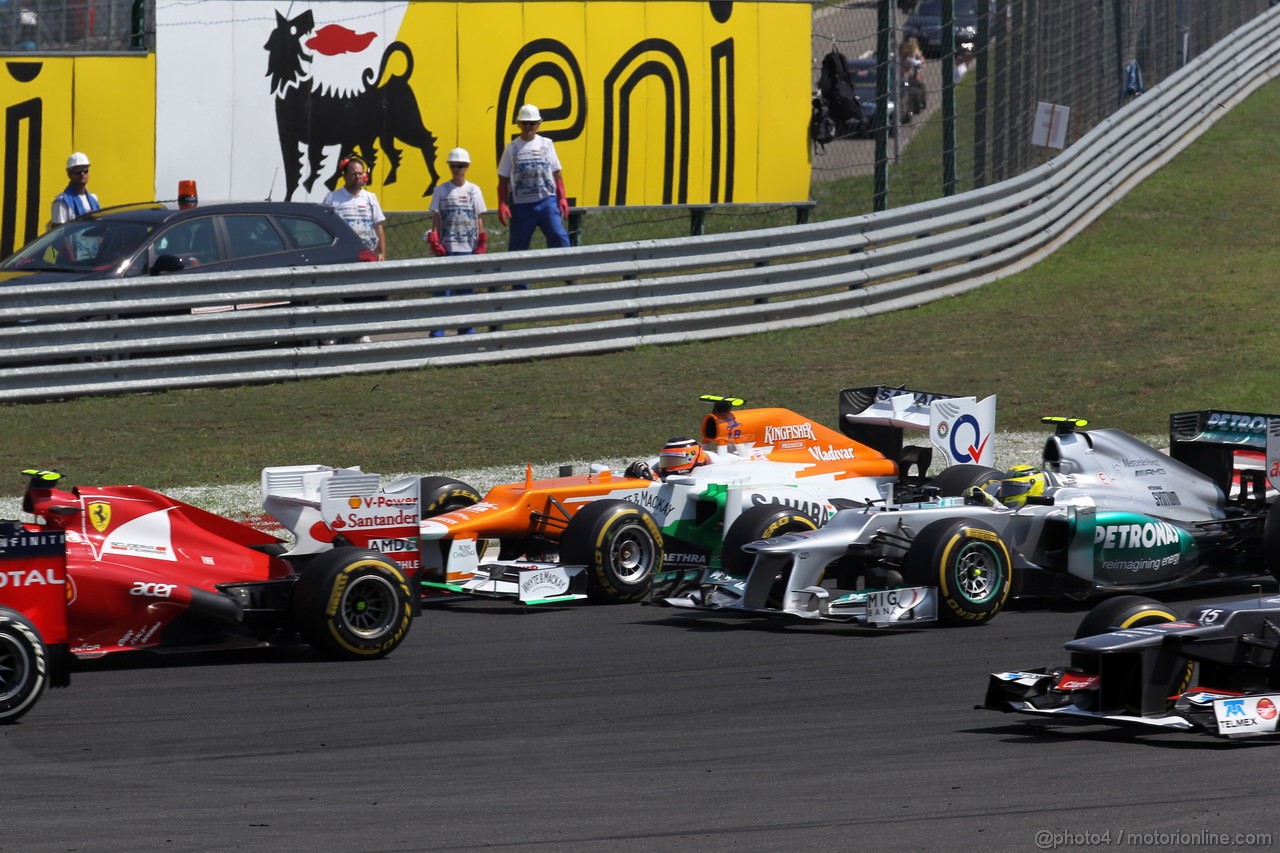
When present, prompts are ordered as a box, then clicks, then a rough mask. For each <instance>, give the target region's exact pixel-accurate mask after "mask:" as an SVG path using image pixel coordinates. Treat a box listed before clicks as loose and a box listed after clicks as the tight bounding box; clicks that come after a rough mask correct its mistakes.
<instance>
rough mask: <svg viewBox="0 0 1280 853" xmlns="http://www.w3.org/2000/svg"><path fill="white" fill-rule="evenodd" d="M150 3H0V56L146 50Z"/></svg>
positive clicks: (129, 0)
mask: <svg viewBox="0 0 1280 853" xmlns="http://www.w3.org/2000/svg"><path fill="white" fill-rule="evenodd" d="M153 20H154V0H0V51H5V52H21V51H39V52H40V53H64V52H76V53H86V52H88V53H115V52H119V51H128V50H146V49H148V47H149V46H150V42H149V41H148V38H147V33H149V32H150V31H151V30H153V29H154V27H152V26H149V25H148V21H153Z"/></svg>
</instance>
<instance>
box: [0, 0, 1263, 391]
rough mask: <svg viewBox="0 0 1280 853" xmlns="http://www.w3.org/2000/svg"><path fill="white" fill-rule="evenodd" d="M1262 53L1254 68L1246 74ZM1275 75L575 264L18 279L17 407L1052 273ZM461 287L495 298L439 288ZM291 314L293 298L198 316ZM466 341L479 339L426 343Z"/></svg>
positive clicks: (536, 258)
mask: <svg viewBox="0 0 1280 853" xmlns="http://www.w3.org/2000/svg"><path fill="white" fill-rule="evenodd" d="M1246 39H1247V41H1248V43H1249V44H1250V46H1251V47H1250V61H1249V62H1248V63H1241V62H1240V61H1239V58H1240V54H1239V45H1240V44H1241V43H1242V42H1243V41H1244V40H1246ZM1277 74H1280V9H1277V10H1272V11H1271V12H1269V13H1267V14H1266V15H1264V16H1263V17H1262V18H1261V19H1259V20H1257V21H1253V22H1251V23H1250V24H1249V25H1248V27H1247V28H1242V30H1240V31H1237V33H1235V34H1233V36H1232V37H1230V38H1228V39H1225V40H1224V41H1222V42H1221V43H1219V44H1218V45H1215V46H1214V47H1213V48H1212V49H1210V50H1209V51H1206V52H1205V53H1204V54H1202V55H1201V56H1200V57H1198V58H1197V59H1195V60H1194V61H1192V62H1191V63H1188V65H1187V66H1186V67H1184V68H1182V69H1180V70H1179V71H1178V72H1176V73H1175V74H1173V75H1172V76H1170V77H1169V78H1167V79H1166V80H1164V81H1163V82H1162V83H1161V84H1160V85H1159V86H1156V87H1154V88H1152V89H1151V90H1150V91H1149V92H1147V93H1146V94H1144V95H1142V96H1141V97H1139V98H1137V99H1135V100H1134V101H1133V102H1131V103H1130V104H1128V105H1126V106H1125V107H1123V108H1122V109H1120V110H1119V111H1117V112H1116V113H1115V115H1113V116H1111V117H1110V118H1108V119H1107V120H1106V121H1104V122H1102V123H1101V124H1100V125H1099V126H1097V127H1095V128H1094V129H1093V130H1091V131H1090V132H1089V133H1088V134H1086V135H1085V136H1084V137H1083V138H1082V139H1081V140H1079V141H1078V142H1076V143H1075V144H1074V145H1072V146H1071V147H1070V148H1068V149H1066V150H1065V151H1063V152H1062V153H1061V154H1059V155H1058V156H1056V157H1055V158H1054V159H1053V160H1051V161H1049V162H1047V163H1045V164H1044V165H1042V166H1040V167H1038V168H1036V169H1033V170H1031V171H1029V172H1027V173H1025V174H1023V175H1019V176H1018V177H1015V178H1011V179H1009V180H1007V181H1003V182H1001V183H999V184H994V185H991V186H988V187H985V188H982V189H978V190H974V191H972V192H968V193H964V194H961V195H956V196H951V197H949V198H942V199H937V200H934V201H929V202H925V203H922V204H918V205H912V206H911V207H904V208H897V209H894V210H890V211H885V212H881V213H874V214H867V215H864V216H857V217H852V218H848V219H842V220H837V221H832V222H823V223H817V224H811V225H793V226H787V227H784V228H776V229H769V230H764V231H754V232H739V233H733V234H724V235H716V236H709V237H689V238H682V239H674V240H651V241H636V242H629V243H618V244H612V245H603V246H587V247H578V248H571V249H564V250H559V251H555V252H546V251H533V252H519V253H509V254H504V255H485V256H478V257H468V258H435V259H427V260H412V261H392V262H389V263H385V264H353V265H343V266H334V267H318V268H306V269H290V270H271V271H261V272H251V273H233V274H206V275H184V276H160V277H147V278H138V279H127V280H123V281H119V282H112V283H111V286H110V287H103V286H102V284H101V283H100V282H87V283H68V284H58V285H44V286H39V287H37V286H24V285H14V286H7V287H5V288H3V289H0V369H2V370H3V372H4V373H3V375H4V380H3V381H2V382H0V400H38V399H51V398H61V397H73V396H82V395H91V394H104V393H124V392H133V391H149V390H153V389H155V388H178V387H202V386H210V385H225V384H241V383H248V382H267V381H279V380H288V379H301V378H307V377H321V376H334V375H340V374H349V373H361V372H375V371H388V370H401V369H408V368H415V367H423V366H444V365H456V364H476V363H482V362H498V361H512V360H521V359H530V358H543V357H550V356H559V355H567V354H578V353H591V352H604V351H609V350H619V349H627V348H631V347H635V346H640V345H646V344H664V343H673V342H680V341H687V340H689V339H690V337H692V336H695V335H696V336H697V337H700V338H711V337H728V336H736V335H742V334H748V333H752V332H757V331H767V330H772V329H781V328H793V327H801V326H807V325H816V324H820V323H827V322H831V321H832V320H836V319H844V318H849V317H859V316H865V315H870V314H875V313H881V312H885V311H891V310H898V309H900V308H903V307H909V306H913V305H919V304H922V303H924V302H928V301H931V300H934V299H938V298H941V297H944V296H947V295H951V294H954V293H959V292H962V291H965V290H968V289H971V288H974V287H978V286H980V285H982V284H985V283H988V282H990V281H994V280H996V279H999V278H1002V277H1004V276H1008V275H1012V274H1014V273H1016V272H1019V271H1021V270H1023V269H1025V268H1027V267H1029V266H1031V265H1032V264H1034V263H1036V262H1037V261H1039V260H1041V259H1042V258H1043V257H1045V256H1046V255H1047V254H1049V253H1050V252H1052V251H1054V250H1056V249H1057V248H1058V247H1060V246H1061V245H1062V244H1063V243H1065V242H1066V241H1067V240H1069V239H1071V238H1072V237H1073V236H1074V235H1075V234H1077V233H1078V232H1079V231H1080V230H1081V229H1083V228H1084V227H1085V226H1087V225H1088V224H1089V223H1091V222H1093V221H1095V220H1096V219H1097V218H1098V217H1099V216H1101V215H1102V214H1103V213H1104V212H1105V211H1106V210H1107V209H1108V208H1110V207H1111V206H1112V205H1114V204H1115V203H1116V202H1117V201H1118V200H1119V199H1120V198H1122V197H1123V195H1124V194H1125V193H1126V192H1128V191H1129V189H1131V188H1132V187H1133V186H1134V185H1136V184H1137V183H1138V182H1139V181H1141V180H1142V179H1143V178H1145V177H1146V176H1147V175H1149V174H1150V173H1151V172H1152V171H1154V170H1155V169H1157V168H1159V167H1160V166H1161V165H1163V164H1164V163H1166V162H1168V160H1170V159H1171V158H1172V157H1173V156H1174V155H1176V154H1177V153H1178V152H1179V151H1181V150H1182V149H1183V148H1185V147H1186V146H1187V145H1189V144H1191V142H1192V141H1194V140H1195V139H1196V138H1197V137H1198V136H1199V135H1200V134H1202V133H1203V132H1204V131H1205V130H1207V129H1208V128H1209V127H1210V126H1211V125H1212V124H1213V123H1214V122H1215V121H1216V120H1217V119H1218V118H1219V117H1221V116H1222V115H1224V114H1225V112H1226V111H1227V110H1228V109H1229V108H1230V107H1231V106H1233V105H1234V104H1236V103H1238V102H1239V101H1240V100H1242V99H1243V98H1244V97H1246V96H1247V95H1248V94H1249V93H1250V92H1252V91H1253V90H1254V89H1256V88H1257V87H1258V86H1261V85H1263V84H1264V83H1265V82H1267V81H1268V80H1271V79H1273V78H1274V77H1276V76H1277ZM526 284H527V285H529V289H527V290H526V289H513V288H516V287H519V286H521V285H526ZM461 289H473V290H475V291H476V292H475V293H473V294H471V295H451V296H441V295H438V294H441V293H443V292H444V291H445V290H453V291H457V290H461ZM272 301H285V302H288V303H289V304H288V305H286V306H282V307H276V308H265V309H259V310H253V311H230V312H223V313H208V314H191V313H189V312H190V311H191V310H192V309H195V308H200V307H204V306H210V305H234V304H245V303H255V302H272ZM80 318H89V319H80ZM468 326H473V327H476V328H477V329H478V330H479V332H478V333H477V334H474V335H466V336H448V337H440V338H432V337H429V336H428V333H429V332H430V331H432V330H434V329H453V328H458V327H468ZM487 328H488V329H493V330H491V331H485V329H487ZM370 336H371V337H373V338H374V340H372V341H371V342H367V343H332V342H334V341H355V340H363V339H366V338H367V337H370Z"/></svg>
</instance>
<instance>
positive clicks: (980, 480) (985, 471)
mask: <svg viewBox="0 0 1280 853" xmlns="http://www.w3.org/2000/svg"><path fill="white" fill-rule="evenodd" d="M1002 479H1004V473H1003V472H1001V471H998V470H996V469H995V468H988V467H987V466H986V465H952V466H951V467H950V468H947V469H945V470H943V471H942V472H941V473H939V474H938V476H936V477H934V478H933V479H932V480H930V481H929V485H930V486H933V487H934V488H935V489H937V490H938V494H939V495H941V496H942V497H944V498H958V497H960V496H961V495H963V494H964V493H965V492H966V491H968V490H969V489H970V488H972V487H974V486H985V485H986V484H987V483H990V482H991V481H992V480H995V481H996V482H999V481H1000V480H1002Z"/></svg>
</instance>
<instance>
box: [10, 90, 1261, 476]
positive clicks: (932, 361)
mask: <svg viewBox="0 0 1280 853" xmlns="http://www.w3.org/2000/svg"><path fill="white" fill-rule="evenodd" d="M1277 137H1280V82H1272V83H1271V84H1269V85H1267V86H1266V87H1264V88H1263V89H1261V90H1259V92H1258V93H1257V94H1255V95H1254V96H1253V97H1251V98H1250V99H1249V100H1248V101H1246V102H1245V103H1244V104H1242V105H1240V106H1239V107H1238V108H1236V109H1235V110H1233V111H1232V112H1231V113H1230V114H1229V115H1227V116H1226V117H1225V118H1224V119H1223V120H1222V121H1220V122H1219V123H1218V125H1217V126H1215V127H1214V128H1213V129H1212V130H1211V131H1210V132H1209V133H1208V134H1206V135H1205V136H1204V137H1202V138H1201V139H1200V140H1199V141H1197V142H1196V143H1195V145H1193V146H1192V147H1191V148H1189V149H1188V150H1187V151H1185V152H1183V153H1182V154H1181V155H1180V156H1179V157H1178V158H1177V159H1176V160H1175V161H1174V162H1173V163H1172V164H1170V165H1169V166H1168V167H1166V168H1165V169H1163V170H1161V171H1160V172H1159V173H1157V174H1156V175H1154V176H1152V177H1151V178H1150V179H1148V180H1147V181H1145V182H1144V183H1143V185H1142V186H1140V187H1139V188H1137V189H1136V190H1135V191H1134V192H1132V193H1131V194H1130V195H1129V196H1128V197H1127V198H1126V199H1125V200H1124V201H1123V202H1122V203H1121V204H1120V205H1118V206H1117V207H1116V208H1114V209H1113V210H1111V211H1110V212H1109V213H1108V214H1107V215H1106V216H1104V217H1103V218H1102V219H1100V220H1099V221H1098V222H1096V223H1095V224H1094V225H1093V226H1091V227H1090V228H1089V229H1088V230H1086V231H1085V232H1084V233H1083V234H1081V235H1080V236H1079V237H1077V238H1076V239H1075V240H1074V241H1072V243H1071V244H1070V245H1068V246H1067V247H1065V248H1064V249H1063V250H1062V251H1060V252H1058V253H1056V254H1055V255H1054V256H1052V257H1051V258H1049V259H1047V260H1046V261H1044V262H1043V263H1041V264H1039V265H1037V266H1036V267H1034V268H1033V269H1031V270H1029V271H1027V272H1025V273H1023V274H1021V275H1018V276H1015V277H1011V278H1008V279H1005V280H1003V281H1001V282H997V283H995V284H991V285H988V286H986V287H983V288H980V289H978V290H976V291H973V292H971V293H968V294H965V295H964V296H961V297H956V298H952V299H947V300H944V301H941V302H936V303H932V304H930V305H927V306H924V307H921V308H918V309H914V310H910V311H903V312H899V313H895V314H890V315H883V316H877V317H871V318H866V319H860V320H852V321H846V322H839V323H832V324H830V325H827V326H821V327H817V328H812V329H805V330H800V331H788V332H772V333H767V334H761V335H754V336H751V337H744V338H738V339H733V340H726V341H710V342H692V343H689V344H684V345H680V346H671V347H660V348H643V349H638V350H633V351H628V352H620V353H614V354H610V355H603V356H593V357H588V358H564V359H553V360H544V361H537V362H530V363H523V364H511V365H499V366H481V367H465V368H439V369H424V370H416V371H406V372H403V373H393V374H384V375H376V376H351V377H344V378H339V379H330V380H315V381H308V382H298V383H289V384H282V385H271V386H253V387H245V388H227V389H218V390H202V391H173V392H158V393H155V394H150V395H137V396H128V397H119V398H92V399H83V400H74V401H69V402H64V403H46V404H11V405H3V406H0V434H3V435H4V436H5V446H6V454H5V455H6V458H7V459H8V460H9V465H10V467H11V470H13V471H15V472H16V471H17V470H18V469H19V468H22V467H26V466H32V465H34V466H39V467H48V468H56V469H58V470H61V471H63V472H65V473H67V474H69V475H70V476H71V477H72V479H73V480H74V481H75V482H81V483H107V482H112V483H116V482H139V483H145V484H147V485H151V486H156V487H160V488H166V487H172V486H179V485H187V484H193V483H200V484H211V485H216V484H219V483H245V482H252V481H254V480H255V479H256V477H257V472H258V471H259V469H261V468H262V467H263V466H266V465H281V464H293V463H303V462H323V463H327V464H335V465H352V464H360V465H363V466H364V467H365V468H366V469H368V470H373V471H415V472H424V473H425V472H430V471H453V470H458V469H464V468H471V467H480V466H485V465H491V464H495V463H501V464H518V463H521V462H523V461H525V460H531V461H534V462H554V461H556V460H558V459H593V458H599V457H605V456H608V457H629V456H638V455H645V454H648V453H651V452H652V451H653V448H655V447H657V446H658V445H659V444H660V442H661V441H662V440H663V439H665V438H666V437H667V436H669V435H672V434H682V433H691V432H693V431H694V430H695V428H696V425H697V423H698V421H699V418H700V417H701V415H702V413H703V405H702V404H700V403H698V402H697V401H696V397H697V395H698V394H700V393H720V394H737V395H740V396H745V397H746V398H747V401H748V405H770V406H774V405H776V406H785V407H789V408H793V409H795V410H797V411H800V412H803V413H805V414H807V415H810V416H813V417H815V418H816V419H818V420H822V421H825V422H827V423H832V421H833V419H834V416H835V405H836V391H837V390H838V389H839V388H841V387H844V386H847V385H859V384H871V383H877V382H886V383H907V384H909V385H910V386H911V387H916V388H926V389H930V390H935V391H947V392H953V393H965V394H977V395H986V394H992V393H996V394H999V396H1000V404H999V423H1000V428H1001V429H1002V430H1027V429H1034V428H1036V424H1037V422H1038V419H1039V417H1040V416H1041V415H1043V414H1065V415H1077V416H1084V417H1089V418H1090V419H1091V420H1092V421H1093V422H1094V423H1095V424H1096V425H1103V426H1117V427H1122V428H1125V429H1128V430H1130V431H1133V432H1136V433H1140V434H1160V433H1163V432H1165V430H1166V419H1167V415H1168V413H1169V412H1171V411H1176V410H1183V409H1194V408H1201V407H1208V406H1221V407H1230V408H1238V409H1244V410H1250V411H1263V412H1274V411H1278V410H1280V393H1278V392H1280V352H1278V350H1277V346H1276V342H1275V320H1274V318H1273V317H1272V315H1271V313H1270V308H1271V307H1272V306H1274V305H1275V304H1277V303H1278V302H1280V271H1278V270H1277V267H1278V266H1280V265H1278V264H1277V260H1280V258H1278V256H1277V251H1276V248H1275V246H1276V240H1275V233H1274V232H1275V227H1276V226H1275V211H1276V210H1278V209H1280V181H1277V180H1276V153H1275V151H1276V149H1275V139H1276V138H1277ZM22 486H23V481H22V479H21V478H20V477H18V476H17V475H16V473H15V474H14V475H13V476H11V477H7V478H0V494H6V495H14V494H17V493H19V492H20V491H21V489H22Z"/></svg>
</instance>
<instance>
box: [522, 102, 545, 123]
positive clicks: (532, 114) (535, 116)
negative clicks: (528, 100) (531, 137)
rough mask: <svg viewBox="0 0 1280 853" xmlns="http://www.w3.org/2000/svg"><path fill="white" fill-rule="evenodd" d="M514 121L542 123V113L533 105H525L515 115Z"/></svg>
mask: <svg viewBox="0 0 1280 853" xmlns="http://www.w3.org/2000/svg"><path fill="white" fill-rule="evenodd" d="M516 121H542V113H540V112H538V108H537V107H535V106H534V105H533V104H525V105H524V106H523V107H521V108H520V112H519V113H517V114H516Z"/></svg>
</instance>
